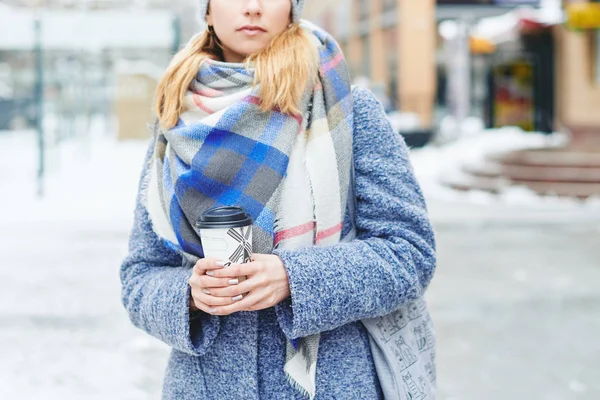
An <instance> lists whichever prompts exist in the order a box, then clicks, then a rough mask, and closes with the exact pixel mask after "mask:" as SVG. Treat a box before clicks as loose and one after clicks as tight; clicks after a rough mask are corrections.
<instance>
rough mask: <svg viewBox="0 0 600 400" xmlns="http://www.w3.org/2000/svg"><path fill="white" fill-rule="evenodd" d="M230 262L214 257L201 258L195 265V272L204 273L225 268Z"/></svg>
mask: <svg viewBox="0 0 600 400" xmlns="http://www.w3.org/2000/svg"><path fill="white" fill-rule="evenodd" d="M227 263H228V262H226V261H221V260H217V259H214V258H201V259H200V260H198V262H197V263H196V264H195V265H194V272H195V273H197V274H198V275H204V274H205V273H206V271H212V270H216V269H221V268H223V267H224V266H225V265H226V264H227Z"/></svg>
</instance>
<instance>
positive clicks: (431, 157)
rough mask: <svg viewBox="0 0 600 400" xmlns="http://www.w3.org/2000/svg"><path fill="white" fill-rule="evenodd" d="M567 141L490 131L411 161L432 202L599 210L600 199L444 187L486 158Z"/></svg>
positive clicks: (417, 152)
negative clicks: (501, 153)
mask: <svg viewBox="0 0 600 400" xmlns="http://www.w3.org/2000/svg"><path fill="white" fill-rule="evenodd" d="M566 140H567V138H566V137H565V136H564V135H562V134H559V133H555V134H552V135H545V134H541V133H531V132H524V131H522V130H521V129H519V128H513V127H507V128H501V129H488V130H483V131H480V132H479V133H470V134H469V135H465V136H463V137H461V138H460V139H458V140H456V141H454V142H451V143H447V144H443V145H435V144H432V145H429V146H426V147H424V148H422V149H414V150H412V151H411V160H412V163H413V166H414V169H415V173H416V175H417V178H418V180H419V182H420V184H421V186H422V188H423V191H424V192H425V195H426V197H427V198H428V199H429V200H431V201H436V200H443V201H448V202H461V203H463V202H464V203H471V204H480V205H489V204H502V205H514V206H518V207H535V208H540V207H542V208H560V209H568V208H582V207H583V208H588V209H595V210H597V209H600V197H598V198H591V199H588V200H586V201H580V200H577V199H566V198H558V197H555V196H540V195H538V194H536V193H534V192H533V191H531V190H530V189H528V188H526V187H518V186H515V187H509V188H507V189H506V190H504V191H503V192H502V193H500V194H492V193H488V192H483V191H478V190H473V191H469V192H463V191H457V190H453V189H451V188H449V187H447V186H445V185H444V184H443V181H445V180H452V179H454V178H460V177H461V176H463V174H464V173H463V172H462V171H461V168H462V166H464V165H471V164H478V163H480V162H482V161H483V160H484V159H485V157H486V156H488V155H490V154H493V153H499V152H506V151H513V150H520V149H534V148H543V147H557V146H561V145H563V144H564V143H566Z"/></svg>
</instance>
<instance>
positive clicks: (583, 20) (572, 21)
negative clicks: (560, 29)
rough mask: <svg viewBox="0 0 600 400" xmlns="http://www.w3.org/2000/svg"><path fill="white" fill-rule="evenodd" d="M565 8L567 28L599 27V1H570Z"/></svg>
mask: <svg viewBox="0 0 600 400" xmlns="http://www.w3.org/2000/svg"><path fill="white" fill-rule="evenodd" d="M565 9H566V14H567V26H568V27H569V28H572V29H599V28H600V3H571V4H568V5H567V6H566V8H565Z"/></svg>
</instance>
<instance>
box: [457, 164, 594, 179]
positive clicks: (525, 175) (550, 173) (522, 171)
mask: <svg viewBox="0 0 600 400" xmlns="http://www.w3.org/2000/svg"><path fill="white" fill-rule="evenodd" d="M463 171H464V172H466V173H468V174H470V175H474V176H477V177H485V178H498V177H505V178H507V179H508V180H510V181H512V182H557V183H559V182H564V183H591V184H600V167H598V168H596V167H566V166H560V167H559V166H554V167H550V166H532V165H510V164H509V165H506V164H500V163H496V162H486V163H482V164H472V165H465V166H464V167H463Z"/></svg>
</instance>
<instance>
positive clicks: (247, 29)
mask: <svg viewBox="0 0 600 400" xmlns="http://www.w3.org/2000/svg"><path fill="white" fill-rule="evenodd" d="M238 31H239V32H244V33H247V34H258V33H264V32H266V30H265V29H264V28H262V27H260V26H258V25H246V26H242V27H241V28H240V29H238Z"/></svg>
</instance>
